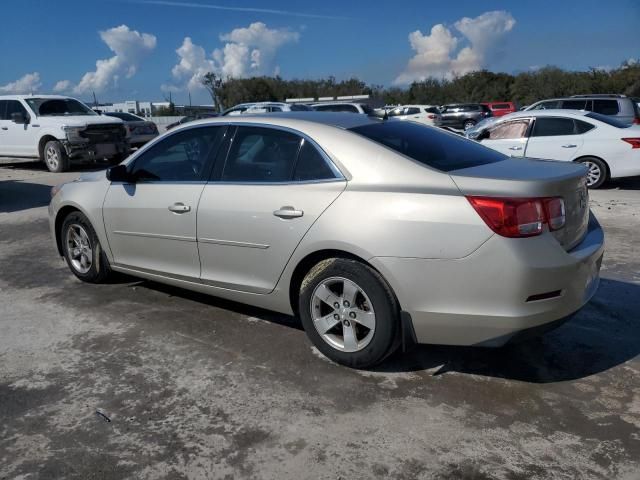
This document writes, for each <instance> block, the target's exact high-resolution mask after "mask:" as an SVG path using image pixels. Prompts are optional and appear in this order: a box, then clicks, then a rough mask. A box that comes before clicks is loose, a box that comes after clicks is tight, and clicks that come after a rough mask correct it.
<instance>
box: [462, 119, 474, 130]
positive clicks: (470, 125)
mask: <svg viewBox="0 0 640 480" xmlns="http://www.w3.org/2000/svg"><path fill="white" fill-rule="evenodd" d="M475 126H476V122H474V121H473V120H465V122H464V123H463V124H462V128H464V129H465V130H469V129H470V128H473V127H475Z"/></svg>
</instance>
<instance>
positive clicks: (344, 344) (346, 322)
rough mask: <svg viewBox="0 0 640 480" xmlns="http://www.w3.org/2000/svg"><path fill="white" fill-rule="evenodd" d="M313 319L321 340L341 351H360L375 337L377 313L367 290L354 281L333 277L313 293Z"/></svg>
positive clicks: (324, 281) (322, 283) (319, 285)
mask: <svg viewBox="0 0 640 480" xmlns="http://www.w3.org/2000/svg"><path fill="white" fill-rule="evenodd" d="M310 308H311V319H312V320H313V325H314V327H315V328H316V330H317V332H318V333H319V334H320V336H321V337H322V339H323V340H324V341H325V342H327V343H328V344H329V345H331V346H332V347H333V348H335V349H336V350H339V351H341V352H348V353H351V352H357V351H360V350H362V349H363V348H365V347H366V346H367V345H368V344H369V343H370V342H371V339H372V338H373V334H374V332H375V328H376V314H375V312H374V310H373V304H372V303H371V300H369V297H368V296H367V294H366V293H365V291H364V290H363V289H362V288H360V287H359V286H358V284H357V283H355V282H354V281H352V280H349V279H347V278H344V277H331V278H327V279H325V280H323V281H322V282H321V283H320V284H318V286H317V287H316V288H315V290H314V291H313V294H312V295H311V305H310Z"/></svg>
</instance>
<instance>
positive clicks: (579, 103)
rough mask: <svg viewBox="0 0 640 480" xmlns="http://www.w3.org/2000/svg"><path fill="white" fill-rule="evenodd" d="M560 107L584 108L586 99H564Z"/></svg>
mask: <svg viewBox="0 0 640 480" xmlns="http://www.w3.org/2000/svg"><path fill="white" fill-rule="evenodd" d="M562 108H563V109H565V110H586V109H587V101H586V100H564V101H563V102H562Z"/></svg>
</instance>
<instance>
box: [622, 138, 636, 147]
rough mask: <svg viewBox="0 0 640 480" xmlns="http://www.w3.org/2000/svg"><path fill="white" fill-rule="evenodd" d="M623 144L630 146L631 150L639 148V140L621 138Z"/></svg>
mask: <svg viewBox="0 0 640 480" xmlns="http://www.w3.org/2000/svg"><path fill="white" fill-rule="evenodd" d="M621 140H622V141H623V142H627V143H630V144H631V148H640V138H622V139H621Z"/></svg>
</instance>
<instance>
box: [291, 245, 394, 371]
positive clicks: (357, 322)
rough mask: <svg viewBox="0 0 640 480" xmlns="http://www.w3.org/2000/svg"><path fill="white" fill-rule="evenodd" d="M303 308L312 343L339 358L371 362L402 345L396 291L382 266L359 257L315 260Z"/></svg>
mask: <svg viewBox="0 0 640 480" xmlns="http://www.w3.org/2000/svg"><path fill="white" fill-rule="evenodd" d="M298 311H299V313H300V319H301V320H302V325H303V327H304V329H305V332H306V333H307V336H308V337H309V339H310V340H311V342H312V343H313V345H314V346H315V347H316V348H317V349H318V350H320V352H322V353H323V354H324V355H325V356H326V357H328V358H329V359H331V360H333V361H334V362H336V363H339V364H342V365H347V366H349V367H353V368H368V367H372V366H374V365H376V364H378V363H380V362H382V361H383V360H384V359H385V358H386V357H387V356H389V355H390V354H391V353H393V351H394V350H395V349H396V348H397V346H398V342H397V341H396V340H397V337H398V334H399V331H400V328H399V326H400V308H399V306H398V302H397V300H396V298H395V295H394V294H393V292H392V291H391V288H390V287H389V285H388V284H387V283H386V282H385V280H384V279H383V278H382V276H381V275H380V274H379V273H378V272H376V271H375V270H374V269H372V268H371V267H369V266H367V265H364V264H363V263H360V262H358V261H355V260H350V259H345V258H329V259H326V260H323V261H321V262H320V263H318V264H316V265H315V266H314V267H313V268H312V269H311V270H310V271H309V273H307V275H306V276H305V278H304V280H303V281H302V285H301V287H300V295H299V297H298Z"/></svg>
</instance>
